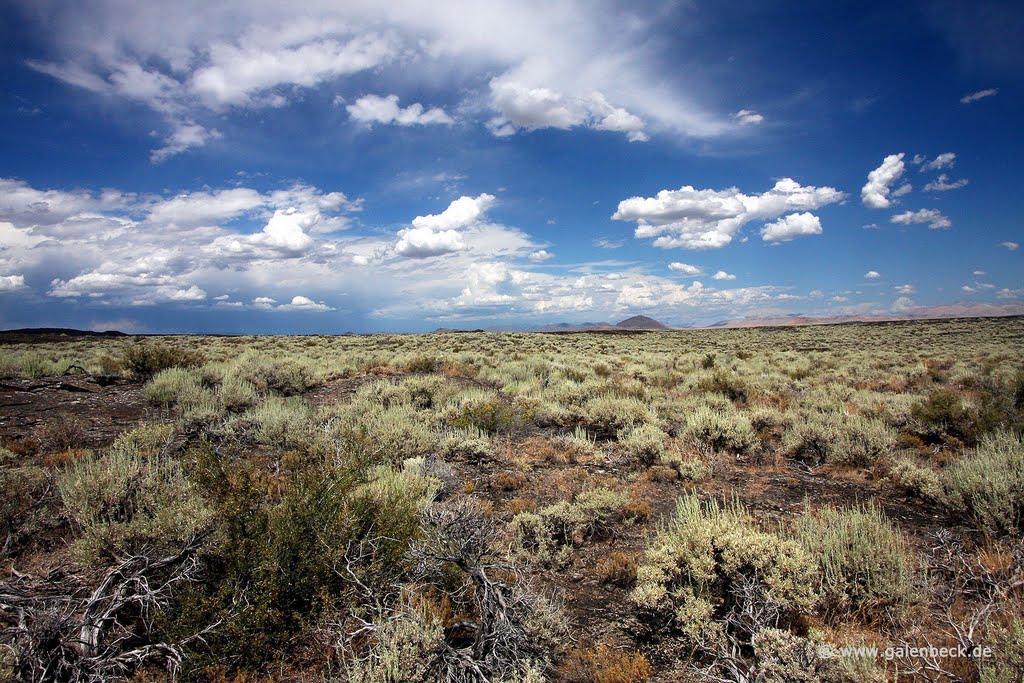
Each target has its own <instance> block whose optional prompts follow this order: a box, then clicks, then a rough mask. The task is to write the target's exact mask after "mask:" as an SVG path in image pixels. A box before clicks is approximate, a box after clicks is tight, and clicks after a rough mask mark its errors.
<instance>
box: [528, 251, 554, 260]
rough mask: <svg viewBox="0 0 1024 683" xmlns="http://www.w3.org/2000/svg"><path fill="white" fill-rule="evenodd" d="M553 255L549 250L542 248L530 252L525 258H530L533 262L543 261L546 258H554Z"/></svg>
mask: <svg viewBox="0 0 1024 683" xmlns="http://www.w3.org/2000/svg"><path fill="white" fill-rule="evenodd" d="M554 257H555V255H554V254H552V253H551V252H549V251H546V250H544V249H538V250H537V251H534V252H530V255H529V256H527V258H528V259H530V260H531V261H533V262H534V263H541V262H543V261H547V260H548V259H550V258H554Z"/></svg>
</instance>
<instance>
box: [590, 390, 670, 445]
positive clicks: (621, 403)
mask: <svg viewBox="0 0 1024 683" xmlns="http://www.w3.org/2000/svg"><path fill="white" fill-rule="evenodd" d="M580 417H581V419H582V420H583V423H584V425H586V426H587V427H588V429H590V430H592V431H594V432H596V433H597V434H598V435H600V436H605V437H611V436H615V435H616V434H618V433H619V432H620V431H622V430H624V429H631V428H633V427H637V426H639V425H643V424H647V423H650V422H653V421H654V416H653V415H652V413H651V411H650V410H649V409H648V407H647V404H646V403H644V402H643V401H641V400H639V399H636V398H620V397H614V396H597V397H595V398H592V399H590V400H588V401H587V402H586V404H584V406H583V409H582V412H581V415H580Z"/></svg>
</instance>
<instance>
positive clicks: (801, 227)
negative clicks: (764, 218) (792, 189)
mask: <svg viewBox="0 0 1024 683" xmlns="http://www.w3.org/2000/svg"><path fill="white" fill-rule="evenodd" d="M821 232H822V231H821V220H820V219H819V218H818V217H817V216H815V215H814V214H813V213H809V212H804V213H791V214H789V215H788V216H783V217H782V218H780V219H779V220H777V221H775V222H774V223H768V224H766V225H765V226H764V227H763V228H761V239H763V240H765V241H766V242H788V241H789V240H791V239H793V238H794V237H800V236H802V235H820V234H821Z"/></svg>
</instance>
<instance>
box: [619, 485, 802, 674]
mask: <svg viewBox="0 0 1024 683" xmlns="http://www.w3.org/2000/svg"><path fill="white" fill-rule="evenodd" d="M817 583H818V581H817V567H816V566H815V562H814V560H813V558H812V557H811V556H810V555H809V554H808V553H807V552H806V551H805V550H804V549H803V547H802V546H801V545H800V544H798V543H797V542H796V541H793V540H788V539H784V538H781V537H779V536H777V535H775V534H772V533H768V532H765V531H761V530H760V529H758V528H757V527H756V525H755V524H754V522H753V520H752V519H751V518H750V516H749V515H748V514H747V512H746V511H745V510H744V509H743V508H742V507H741V506H740V505H739V503H727V504H725V505H722V504H719V503H718V502H716V501H714V500H710V501H707V502H701V501H700V500H699V499H698V498H697V497H696V496H693V495H686V496H683V497H681V498H680V499H679V501H678V504H677V506H676V512H675V515H673V516H672V517H671V518H670V519H669V520H668V522H667V523H666V524H665V525H664V526H663V527H662V528H661V530H660V531H659V532H658V535H657V536H656V537H655V538H654V539H653V540H652V541H651V543H650V545H648V547H647V550H646V552H645V554H644V558H643V560H642V562H641V564H640V568H639V569H638V570H637V580H636V587H635V588H634V589H633V591H632V592H631V594H630V597H631V599H632V600H633V602H634V604H636V605H637V607H639V608H640V610H641V613H642V616H643V617H644V619H645V621H647V623H648V624H650V625H651V627H652V628H653V629H655V630H656V631H662V630H667V631H668V632H669V633H672V634H676V635H679V636H681V637H682V638H683V639H684V641H685V642H687V643H688V644H689V645H690V646H691V647H693V648H694V649H695V651H696V652H698V653H700V655H701V656H707V657H711V658H714V657H715V656H716V654H717V653H720V652H728V651H730V650H731V651H736V650H737V649H747V648H750V647H751V644H752V642H751V639H752V638H753V637H754V636H756V635H757V634H758V633H760V632H762V631H764V630H765V629H790V628H792V627H794V626H795V624H796V622H797V620H798V618H799V617H800V616H801V615H804V614H807V613H809V612H810V611H811V610H812V609H813V608H814V606H815V605H816V604H817V601H818V594H817V591H816V590H815V586H816V585H817Z"/></svg>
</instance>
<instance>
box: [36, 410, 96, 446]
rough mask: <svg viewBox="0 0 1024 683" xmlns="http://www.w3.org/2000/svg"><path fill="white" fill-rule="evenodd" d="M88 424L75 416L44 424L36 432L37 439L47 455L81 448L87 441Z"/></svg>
mask: <svg viewBox="0 0 1024 683" xmlns="http://www.w3.org/2000/svg"><path fill="white" fill-rule="evenodd" d="M85 429H86V423H85V422H84V421H83V420H81V419H80V418H78V417H75V416H74V415H64V416H61V417H60V418H57V419H52V420H48V421H46V422H44V423H43V424H42V425H41V426H40V427H39V428H38V429H36V430H35V433H34V434H35V438H36V440H37V441H38V442H39V445H40V447H41V448H42V449H43V451H45V452H47V453H57V452H60V451H67V450H70V449H72V448H79V447H81V445H82V442H83V441H84V439H85Z"/></svg>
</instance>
